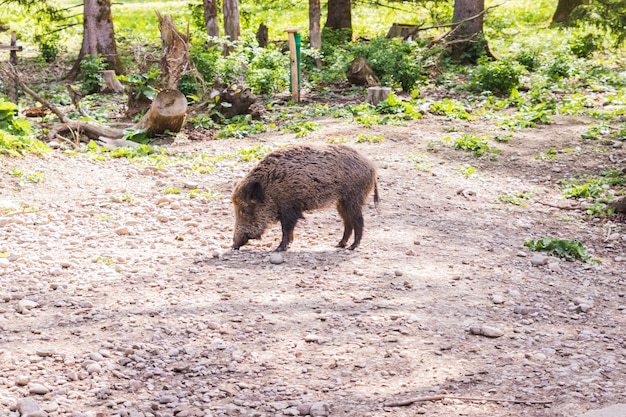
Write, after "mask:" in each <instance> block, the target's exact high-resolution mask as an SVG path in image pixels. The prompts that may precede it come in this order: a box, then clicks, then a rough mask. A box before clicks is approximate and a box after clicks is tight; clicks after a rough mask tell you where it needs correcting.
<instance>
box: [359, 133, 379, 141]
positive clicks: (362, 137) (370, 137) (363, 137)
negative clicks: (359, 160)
mask: <svg viewBox="0 0 626 417" xmlns="http://www.w3.org/2000/svg"><path fill="white" fill-rule="evenodd" d="M384 140H385V137H384V136H380V135H378V136H377V135H366V134H364V133H361V134H359V136H357V138H356V142H357V143H378V142H382V141H384Z"/></svg>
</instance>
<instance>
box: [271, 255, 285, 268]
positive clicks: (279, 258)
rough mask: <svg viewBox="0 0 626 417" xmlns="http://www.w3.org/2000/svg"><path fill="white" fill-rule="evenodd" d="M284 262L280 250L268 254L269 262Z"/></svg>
mask: <svg viewBox="0 0 626 417" xmlns="http://www.w3.org/2000/svg"><path fill="white" fill-rule="evenodd" d="M283 262H285V259H284V258H283V255H282V254H281V253H280V252H272V253H271V254H270V263H271V264H274V265H280V264H282V263H283Z"/></svg>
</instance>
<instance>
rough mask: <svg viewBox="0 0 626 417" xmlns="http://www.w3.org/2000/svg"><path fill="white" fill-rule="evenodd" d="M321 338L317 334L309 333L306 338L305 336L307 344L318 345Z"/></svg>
mask: <svg viewBox="0 0 626 417" xmlns="http://www.w3.org/2000/svg"><path fill="white" fill-rule="evenodd" d="M319 340H320V337H319V336H318V335H316V334H313V333H309V334H307V335H306V336H304V341H305V342H309V343H317V342H319Z"/></svg>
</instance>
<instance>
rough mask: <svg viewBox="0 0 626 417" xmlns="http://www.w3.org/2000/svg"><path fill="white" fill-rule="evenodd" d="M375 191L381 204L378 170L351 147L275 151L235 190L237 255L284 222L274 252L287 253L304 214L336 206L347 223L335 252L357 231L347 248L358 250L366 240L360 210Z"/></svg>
mask: <svg viewBox="0 0 626 417" xmlns="http://www.w3.org/2000/svg"><path fill="white" fill-rule="evenodd" d="M372 190H374V202H375V203H376V204H377V203H378V187H377V184H376V168H375V167H374V165H373V164H372V163H371V162H370V161H369V160H367V159H366V158H365V157H363V156H362V155H360V154H359V153H358V152H357V151H355V150H354V149H352V148H350V147H348V146H344V145H326V146H310V145H295V146H290V147H287V148H283V149H279V150H277V151H274V152H272V153H270V154H268V155H267V156H265V158H263V160H261V162H259V164H258V165H257V166H256V167H254V168H253V169H252V170H251V171H250V172H249V173H248V174H247V175H246V176H245V177H244V178H243V179H242V180H241V181H240V182H239V183H238V184H237V185H236V186H235V189H234V190H233V194H232V198H231V199H232V202H233V205H234V208H235V235H234V237H233V249H239V248H240V247H241V246H243V245H245V244H246V243H247V242H248V240H249V239H260V238H261V236H262V235H263V233H264V232H265V231H266V230H267V228H268V227H270V226H271V225H272V224H274V223H277V222H280V224H281V226H282V232H283V236H282V241H281V242H280V245H279V246H278V248H277V249H276V250H277V251H284V250H287V247H288V246H289V244H290V243H291V241H292V240H293V230H294V228H295V226H296V223H297V222H298V220H299V219H301V218H303V216H302V214H303V213H304V212H307V211H311V210H318V209H323V208H326V207H329V206H331V205H333V204H336V206H337V211H339V215H340V216H341V218H342V220H343V223H344V233H343V237H342V238H341V240H340V241H339V244H338V245H337V246H338V247H345V246H346V244H347V243H348V239H349V238H350V235H351V234H352V232H353V231H354V242H353V243H352V245H350V247H349V248H348V249H354V248H356V247H357V246H358V245H359V243H360V241H361V237H362V236H363V213H362V211H361V209H362V207H363V204H365V201H366V199H367V197H368V195H369V194H370V193H371V192H372Z"/></svg>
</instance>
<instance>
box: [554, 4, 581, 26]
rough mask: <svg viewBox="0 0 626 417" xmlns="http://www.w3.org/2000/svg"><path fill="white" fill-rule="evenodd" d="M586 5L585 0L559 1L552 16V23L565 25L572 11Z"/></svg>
mask: <svg viewBox="0 0 626 417" xmlns="http://www.w3.org/2000/svg"><path fill="white" fill-rule="evenodd" d="M586 3H588V2H587V1H585V0H559V4H558V5H557V6H556V11H555V12H554V15H553V16H552V23H567V22H568V21H569V16H570V14H571V13H572V11H573V10H574V9H575V8H576V7H578V6H580V5H581V4H586Z"/></svg>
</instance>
